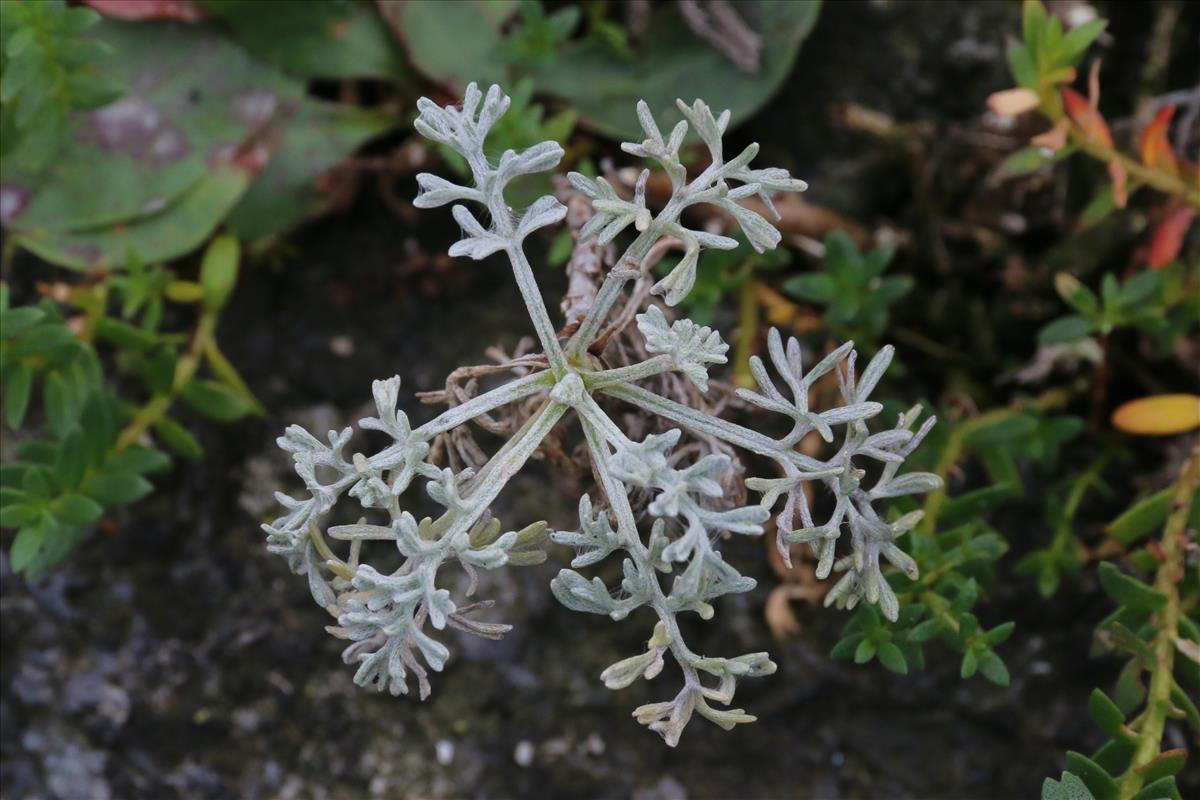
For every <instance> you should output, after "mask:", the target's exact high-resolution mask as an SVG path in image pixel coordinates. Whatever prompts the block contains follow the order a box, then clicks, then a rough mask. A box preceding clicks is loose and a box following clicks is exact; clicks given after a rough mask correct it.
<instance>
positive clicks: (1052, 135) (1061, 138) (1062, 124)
mask: <svg viewBox="0 0 1200 800" xmlns="http://www.w3.org/2000/svg"><path fill="white" fill-rule="evenodd" d="M1070 127H1071V123H1070V121H1069V120H1065V119H1060V120H1059V121H1058V122H1056V123H1054V127H1053V128H1051V129H1050V130H1048V131H1045V132H1044V133H1039V134H1038V135H1037V136H1034V137H1033V138H1032V139H1030V140H1029V143H1030V144H1031V145H1033V146H1034V147H1044V148H1046V149H1047V150H1052V151H1053V152H1055V153H1057V152H1058V151H1060V150H1062V149H1063V148H1064V147H1066V146H1067V129H1068V128H1070Z"/></svg>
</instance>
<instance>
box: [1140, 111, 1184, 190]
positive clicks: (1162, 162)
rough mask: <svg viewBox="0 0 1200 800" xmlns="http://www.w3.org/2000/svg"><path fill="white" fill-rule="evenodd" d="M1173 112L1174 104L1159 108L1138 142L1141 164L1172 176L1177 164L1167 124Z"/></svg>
mask: <svg viewBox="0 0 1200 800" xmlns="http://www.w3.org/2000/svg"><path fill="white" fill-rule="evenodd" d="M1174 113H1175V106H1163V107H1162V108H1160V109H1159V110H1158V113H1157V114H1155V115H1154V119H1153V120H1151V121H1150V124H1149V125H1147V126H1146V127H1145V129H1144V130H1143V131H1142V136H1141V140H1140V141H1139V142H1138V146H1139V149H1140V150H1141V152H1142V163H1143V164H1145V165H1146V166H1147V167H1154V168H1155V169H1161V170H1162V171H1163V172H1166V173H1167V174H1169V175H1173V176H1174V175H1178V174H1179V164H1178V163H1177V162H1176V161H1175V151H1174V150H1172V149H1171V142H1170V140H1169V139H1167V126H1169V125H1170V124H1171V117H1172V115H1174Z"/></svg>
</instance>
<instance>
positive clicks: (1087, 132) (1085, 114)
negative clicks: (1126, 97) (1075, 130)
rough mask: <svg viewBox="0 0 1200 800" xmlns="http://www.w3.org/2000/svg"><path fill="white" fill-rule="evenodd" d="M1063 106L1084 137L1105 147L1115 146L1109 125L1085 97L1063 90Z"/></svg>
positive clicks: (1067, 89) (1073, 91) (1071, 90)
mask: <svg viewBox="0 0 1200 800" xmlns="http://www.w3.org/2000/svg"><path fill="white" fill-rule="evenodd" d="M1062 99H1063V106H1065V107H1066V109H1067V114H1068V115H1069V116H1070V117H1071V121H1072V122H1074V123H1075V124H1076V125H1077V126H1078V127H1079V129H1080V130H1081V131H1082V132H1083V135H1084V136H1086V137H1087V138H1089V139H1093V140H1095V141H1097V142H1099V143H1100V144H1102V145H1104V146H1105V147H1112V146H1113V138H1112V134H1111V133H1109V131H1108V123H1107V122H1105V121H1104V117H1102V116H1101V115H1100V112H1099V111H1097V110H1096V109H1095V108H1094V107H1093V106H1092V104H1091V103H1089V102H1088V101H1087V98H1085V97H1084V96H1083V95H1081V94H1080V93H1079V92H1077V91H1075V90H1074V89H1071V88H1069V87H1068V88H1066V89H1063V90H1062Z"/></svg>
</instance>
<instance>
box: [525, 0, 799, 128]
mask: <svg viewBox="0 0 1200 800" xmlns="http://www.w3.org/2000/svg"><path fill="white" fill-rule="evenodd" d="M820 5H821V4H820V1H819V0H790V1H789V2H772V1H770V0H757V2H742V3H738V4H737V10H738V12H739V13H740V14H742V16H743V18H744V19H745V20H746V22H747V23H748V24H749V25H750V26H751V27H753V28H754V29H755V30H756V31H758V33H759V34H760V35H761V36H762V37H763V50H762V63H761V67H760V69H759V71H758V72H757V73H755V74H748V73H745V72H742V71H740V70H739V69H738V68H737V67H735V66H734V65H733V64H732V63H730V61H729V59H728V58H727V57H726V56H724V55H723V54H721V53H720V52H718V51H717V50H716V49H714V48H713V47H712V45H710V44H708V43H707V42H705V41H703V40H701V39H700V38H699V37H697V36H696V35H695V34H694V33H692V32H691V30H689V29H688V27H687V25H685V24H684V22H683V20H682V19H681V18H680V16H679V10H678V8H677V7H676V6H675V4H674V3H663V4H661V5H659V6H658V7H657V8H656V9H655V11H654V13H653V14H652V16H651V18H650V24H649V26H648V27H647V29H646V32H645V34H644V35H643V36H642V37H641V42H642V46H641V52H640V53H639V54H638V57H637V58H635V59H633V60H625V59H623V58H621V57H620V56H619V55H618V54H616V53H615V52H614V51H613V50H612V48H611V47H609V46H607V45H605V44H604V43H603V42H601V41H599V40H598V39H596V38H595V37H589V38H586V39H581V40H579V41H577V42H571V43H568V44H567V45H566V47H565V48H564V50H563V52H562V54H561V56H560V57H559V59H558V60H557V61H555V62H553V63H551V64H549V65H548V66H547V67H546V68H544V69H543V70H541V72H540V73H539V74H538V75H536V76H535V78H536V80H537V87H538V89H539V90H541V91H546V92H550V93H551V94H555V95H558V96H559V97H562V98H564V99H565V100H568V101H570V103H571V104H572V105H573V106H575V107H576V108H577V109H578V110H579V112H580V114H581V116H582V118H583V121H584V123H585V124H587V125H588V126H590V127H592V128H594V129H595V130H597V131H599V132H600V133H603V134H606V135H609V136H613V137H619V138H624V139H629V140H633V141H641V139H642V136H643V134H642V132H641V129H640V128H639V126H638V124H637V119H636V117H635V115H634V113H633V107H634V104H635V103H636V102H637V101H638V100H639V99H644V100H645V101H646V102H647V103H649V105H650V110H651V111H653V112H654V115H655V118H656V119H658V120H659V125H660V127H662V128H663V129H664V130H669V129H670V127H671V125H673V124H674V123H675V121H676V120H677V119H679V118H680V115H679V111H678V109H676V107H675V99H676V98H684V99H686V100H691V99H693V98H697V97H700V98H703V99H704V101H705V102H706V103H708V105H709V106H711V107H712V108H714V109H717V110H723V109H729V111H730V114H731V121H730V124H733V125H736V124H737V123H738V122H739V121H741V120H743V119H745V118H747V117H749V116H750V115H751V114H753V113H754V112H755V111H757V110H758V109H759V107H761V106H762V105H763V103H765V102H766V101H767V100H768V99H769V98H770V97H771V95H772V94H774V93H775V91H776V90H777V89H778V88H779V86H780V84H781V83H782V82H783V80H784V78H786V77H787V75H788V72H789V71H790V70H791V66H792V62H793V61H794V60H795V57H796V53H797V51H798V50H799V47H800V43H801V41H803V40H804V37H805V36H807V35H808V33H809V31H810V30H812V26H813V24H814V23H815V22H816V19H817V12H818V11H819V10H820Z"/></svg>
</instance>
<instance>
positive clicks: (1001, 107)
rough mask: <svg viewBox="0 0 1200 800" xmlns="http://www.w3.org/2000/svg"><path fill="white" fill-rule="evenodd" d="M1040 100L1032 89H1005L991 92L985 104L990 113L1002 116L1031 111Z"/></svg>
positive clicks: (1012, 115) (1013, 115)
mask: <svg viewBox="0 0 1200 800" xmlns="http://www.w3.org/2000/svg"><path fill="white" fill-rule="evenodd" d="M1040 102H1041V100H1039V99H1038V96H1037V92H1035V91H1033V90H1032V89H1005V90H1004V91H1002V92H992V93H991V94H990V95H988V99H987V106H988V108H990V109H991V110H992V113H994V114H999V115H1000V116H1002V117H1015V116H1017V115H1018V114H1024V113H1025V112H1026V111H1032V110H1033V109H1035V108H1037V107H1038V104H1039V103H1040Z"/></svg>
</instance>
